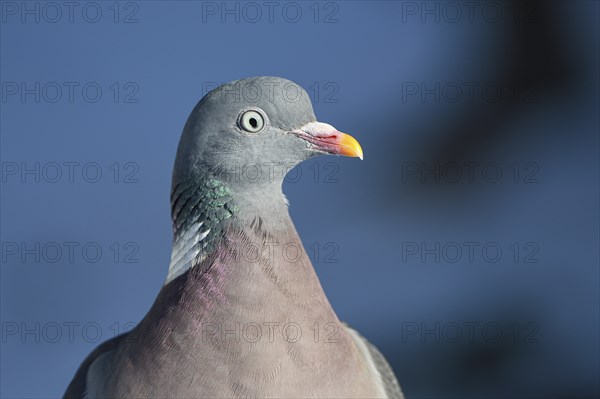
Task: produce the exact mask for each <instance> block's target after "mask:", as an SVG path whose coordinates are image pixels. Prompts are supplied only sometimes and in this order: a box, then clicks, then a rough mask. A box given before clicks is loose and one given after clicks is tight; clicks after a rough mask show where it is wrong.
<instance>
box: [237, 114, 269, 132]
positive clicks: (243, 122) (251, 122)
mask: <svg viewBox="0 0 600 399" xmlns="http://www.w3.org/2000/svg"><path fill="white" fill-rule="evenodd" d="M264 126H265V120H264V118H263V116H262V115H261V114H260V113H259V112H256V111H246V112H244V113H243V114H242V116H241V118H240V127H241V128H242V129H244V130H245V131H247V132H250V133H257V132H260V131H261V130H262V128H263V127H264Z"/></svg>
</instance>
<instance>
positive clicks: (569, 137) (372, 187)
mask: <svg viewBox="0 0 600 399" xmlns="http://www.w3.org/2000/svg"><path fill="white" fill-rule="evenodd" d="M475 3H476V5H477V8H475V12H474V14H472V15H470V14H469V9H468V8H467V7H466V6H465V5H464V3H462V2H461V3H453V4H455V5H457V6H451V7H450V8H449V6H447V4H446V3H443V2H427V3H421V2H400V1H398V2H396V1H384V2H377V1H374V2H362V1H348V2H345V1H342V2H329V3H326V2H323V3H314V2H302V3H300V2H296V3H293V4H292V5H289V2H279V3H278V5H277V7H276V8H275V9H274V14H273V17H272V19H271V20H270V19H269V16H268V9H267V8H266V6H264V5H261V4H262V3H261V2H259V3H254V4H258V6H259V7H260V8H261V12H262V14H261V15H258V16H257V15H256V14H255V9H251V8H247V6H244V4H242V3H237V6H236V3H235V2H230V3H227V4H226V5H225V6H224V5H223V4H222V3H213V2H208V3H207V2H204V3H201V2H191V1H190V2H188V1H182V2H166V1H138V2H129V3H127V2H123V3H120V4H116V5H115V3H114V2H97V3H93V4H91V5H90V4H89V3H86V2H81V3H78V6H77V7H76V8H75V9H74V14H73V18H72V20H71V21H70V20H69V16H68V12H67V11H68V9H67V8H66V7H65V6H62V5H61V4H62V2H58V3H53V4H55V5H56V4H58V6H59V8H60V10H61V15H58V14H56V7H55V6H52V5H50V6H45V5H44V3H40V2H26V3H21V2H7V1H2V2H1V3H0V5H1V7H2V8H1V9H0V11H1V12H2V14H1V15H0V18H2V19H1V25H0V29H1V31H0V33H1V38H0V47H1V60H0V66H1V79H0V80H1V81H2V100H1V103H0V105H1V107H2V110H1V115H0V128H1V132H2V135H1V152H0V154H1V158H2V168H3V169H2V170H3V176H2V185H1V189H2V193H1V196H0V198H1V218H2V223H1V230H0V231H1V236H2V237H1V241H2V245H3V247H2V251H3V253H2V264H1V269H0V270H1V280H2V281H1V290H2V292H1V299H2V303H1V311H2V315H1V318H2V342H1V362H0V366H1V383H0V386H1V391H0V393H1V396H2V397H3V398H4V397H6V398H9V397H11V398H15V397H26V398H34V397H35V398H46V397H58V396H60V395H62V393H63V392H64V389H65V388H66V386H67V384H68V382H69V381H70V379H71V378H72V376H73V374H74V372H75V370H76V368H77V367H78V365H79V364H80V362H81V361H82V360H83V358H84V357H85V356H86V355H87V354H88V353H89V352H90V351H91V350H92V349H93V348H94V347H95V346H96V345H97V344H98V342H99V341H103V340H105V339H108V338H110V337H111V336H113V334H114V332H115V331H117V330H118V331H119V332H122V331H123V330H126V329H128V328H130V327H131V325H132V324H131V323H135V322H137V321H139V320H140V319H141V318H142V317H143V315H144V314H145V312H146V311H147V310H148V308H149V307H150V305H151V304H152V302H153V300H154V298H155V296H156V294H157V292H158V290H159V289H160V287H161V285H162V283H163V281H164V279H165V276H166V273H167V268H168V262H169V257H170V249H171V248H170V245H171V226H170V216H169V190H170V177H171V168H172V164H173V160H174V156H175V150H176V146H177V143H178V140H179V136H180V133H181V130H182V128H183V124H184V123H185V120H186V118H187V116H188V115H189V112H190V111H191V109H192V107H193V106H194V105H195V104H196V102H197V101H198V100H199V99H200V98H201V97H202V96H203V95H204V94H205V92H206V88H207V87H209V86H210V87H214V85H215V84H217V83H221V82H226V81H230V80H234V79H239V78H243V77H247V76H254V75H274V76H282V77H286V78H288V79H291V80H294V81H296V82H298V83H299V84H301V85H302V86H304V87H305V88H306V89H307V90H308V91H309V94H310V95H311V97H312V99H313V103H314V107H315V112H316V115H317V118H318V119H319V120H320V121H323V122H327V123H330V124H332V125H334V126H336V127H337V128H338V129H339V130H341V131H345V132H348V133H351V134H352V135H353V136H355V137H356V138H357V139H358V140H359V141H360V142H361V144H362V146H363V149H364V152H365V160H364V161H363V162H359V161H358V160H356V159H348V158H343V159H342V158H333V157H329V158H326V157H319V158H316V159H314V160H311V161H309V162H307V163H304V164H302V165H300V166H299V168H300V170H301V172H300V173H302V177H301V178H300V179H299V180H298V181H297V182H290V181H288V182H286V183H285V184H284V191H285V193H286V194H287V196H288V198H289V200H290V202H291V207H290V211H291V214H292V217H293V219H294V221H295V224H296V226H297V229H298V231H299V233H300V236H301V237H302V239H303V241H304V244H305V246H306V247H307V248H316V247H315V244H318V245H319V250H318V251H317V254H318V255H319V256H318V257H317V256H316V255H315V253H314V251H315V250H314V249H308V251H309V253H310V254H311V256H313V263H314V265H315V268H316V270H317V273H318V275H319V277H320V279H321V282H322V284H323V286H324V289H325V292H326V293H327V295H328V297H329V299H330V301H331V302H332V304H333V306H334V308H335V309H336V311H337V312H338V314H339V316H340V318H341V319H342V320H345V321H347V322H348V323H349V324H351V325H352V326H354V327H355V328H356V329H358V330H359V331H361V332H362V333H363V335H365V336H366V337H367V338H368V339H370V340H371V341H372V342H374V343H375V344H376V345H377V346H378V347H379V348H380V349H381V351H382V352H383V353H384V354H385V355H386V357H387V358H388V359H389V361H390V363H391V365H392V366H393V368H394V370H395V372H396V374H397V376H398V379H399V380H400V383H401V385H402V387H403V389H404V391H405V393H406V394H407V396H408V397H411V398H425V397H427V398H429V397H436V398H438V397H439V398H449V397H520V398H523V397H545V398H573V397H590V398H591V397H597V396H598V394H599V382H598V374H599V345H598V344H599V343H598V333H599V316H598V314H599V290H598V289H599V253H598V251H599V246H598V243H599V229H598V222H599V212H598V210H599V209H598V208H599V206H598V204H599V186H598V182H599V179H598V178H599V176H598V170H599V168H598V157H599V143H598V127H599V126H598V122H599V117H598V109H599V102H598V92H599V91H598V85H599V79H598V70H599V62H598V61H599V59H598V37H599V32H598V25H599V24H598V16H599V7H598V3H597V2H567V1H565V2H530V3H527V4H526V5H522V4H520V3H518V2H515V3H513V2H496V3H492V4H491V5H489V4H488V3H479V2H475ZM15 7H16V8H15ZM24 7H29V8H28V9H32V10H34V11H33V12H34V13H33V14H27V13H24V10H23V8H24ZM36 7H37V9H36ZM52 7H54V8H52ZM86 7H87V8H86ZM215 7H216V8H215ZM223 7H227V8H228V9H234V10H235V7H238V12H235V11H234V14H227V13H223ZM244 7H246V8H244ZM284 7H287V8H286V10H287V11H286V12H287V14H284V13H283V9H284ZM290 7H292V8H290ZM452 7H454V8H452ZM84 8H85V13H83V9H84ZM97 9H99V10H100V11H101V15H100V16H98V17H96V15H95V11H96V10H97ZM296 9H300V10H301V12H302V15H301V16H299V17H298V18H296V17H295V13H294V12H295V11H296ZM498 9H499V10H500V12H501V15H500V16H499V17H497V18H496V16H495V12H496V11H497V10H498ZM36 10H37V11H36ZM116 10H118V11H119V13H118V15H117V14H115V12H116ZM215 10H216V11H215ZM316 10H319V13H318V15H317V14H315V12H316ZM424 10H433V14H428V13H426V12H424ZM456 10H458V12H459V13H460V14H456V13H455V11H456ZM483 10H485V13H483ZM36 13H37V15H36ZM36 18H38V19H39V20H38V21H36ZM236 18H237V21H236ZM96 19H97V21H96V22H94V20H96ZM295 19H298V20H297V21H296V22H294V20H295ZM496 19H497V21H496ZM115 20H116V22H115ZM36 82H38V83H39V84H40V89H39V90H38V95H39V101H37V100H38V99H36V94H25V95H22V94H23V93H22V92H21V89H22V87H21V84H22V83H25V84H26V88H27V87H28V88H33V89H34V91H35V84H36ZM52 82H55V83H52ZM64 82H76V84H78V85H79V86H77V87H76V88H75V90H74V96H73V98H72V100H71V99H69V98H68V91H67V89H66V86H65V85H64ZM90 82H91V84H90ZM115 82H117V86H112V85H113V84H114V83H115ZM436 82H439V84H440V90H438V91H437V95H439V98H436V94H435V91H434V92H433V94H432V93H431V92H430V93H429V94H427V92H425V94H423V93H424V92H422V91H419V92H418V93H417V94H412V93H413V92H414V91H411V90H413V89H415V87H416V88H418V89H419V90H420V89H421V87H420V85H421V84H422V83H424V84H425V85H426V86H425V88H429V89H431V88H435V87H436V86H435V85H436ZM465 82H466V85H465ZM471 83H475V84H476V86H475V87H479V88H481V87H484V86H486V87H487V86H491V87H492V89H494V88H498V87H499V88H501V89H502V95H501V96H500V99H499V101H493V100H490V96H492V97H493V93H492V94H490V95H489V96H488V95H484V94H483V93H482V92H481V90H476V91H475V94H474V97H473V98H472V101H471V99H470V98H469V97H468V96H467V91H466V88H467V87H468V85H469V84H471ZM86 84H88V88H89V87H92V89H89V91H87V92H86V93H82V88H83V87H84V85H86ZM57 85H58V86H59V87H62V88H63V92H62V96H61V97H60V98H59V99H57V101H56V102H53V99H55V98H56V92H55V91H53V90H54V89H55V88H56V86H57ZM98 86H99V87H100V88H101V90H102V94H101V96H100V97H99V98H98V100H97V101H96V102H93V101H92V100H93V98H94V97H95V92H94V90H93V88H94V87H98ZM457 86H458V87H460V88H461V89H462V94H460V95H457V94H456V92H453V91H452V90H455V89H456V87H457ZM111 87H112V89H111ZM116 87H119V93H118V96H117V97H115V90H116V89H115V88H116ZM15 88H17V89H18V91H17V93H16V94H13V93H14V90H15ZM442 88H445V89H442ZM515 88H517V89H518V91H519V93H520V94H519V95H515V94H514V93H515V92H514V89H515ZM488 94H489V93H488ZM128 95H129V96H128ZM64 162H79V166H77V167H75V169H74V171H75V174H74V176H73V179H72V181H69V178H68V176H67V172H68V169H67V168H66V167H63V168H62V175H61V177H60V178H58V179H57V180H58V181H57V182H52V181H50V180H53V178H54V176H55V172H54V171H55V169H54V171H53V170H52V167H53V165H55V164H54V163H58V164H63V163H64ZM94 162H95V163H96V164H92V167H93V166H95V165H96V166H99V167H100V169H101V171H102V176H101V177H100V178H99V179H98V181H97V182H96V183H91V182H88V181H86V179H87V180H90V179H94V176H95V173H92V172H95V170H96V169H94V168H92V169H86V173H87V174H82V166H83V165H87V164H89V163H94ZM115 162H118V166H117V169H118V170H119V171H120V174H119V175H118V176H116V177H115V175H114V167H113V169H111V165H113V164H114V163H115ZM470 162H475V165H479V166H477V167H476V169H475V172H476V173H475V175H474V178H473V180H472V181H470V180H469V179H467V178H466V177H464V176H463V177H462V178H461V179H458V181H456V182H454V181H453V179H452V177H448V176H449V175H450V174H451V173H450V172H453V171H456V168H455V169H452V170H451V169H450V168H442V170H443V171H444V172H437V175H433V174H424V175H423V176H421V175H420V174H417V175H411V174H407V171H409V169H407V168H412V167H414V166H415V165H416V166H417V167H418V168H419V173H420V172H421V171H422V169H423V167H424V168H434V166H435V165H441V166H443V165H447V164H448V163H453V164H451V165H458V170H459V171H461V172H462V173H463V174H466V173H467V171H468V170H467V166H466V165H467V164H469V163H470ZM36 163H38V164H39V168H40V172H39V176H37V177H39V182H38V181H36V175H35V173H34V174H22V169H23V166H25V167H26V168H35V165H36ZM128 163H132V164H128ZM515 163H518V165H515ZM490 164H491V165H492V166H498V165H499V166H500V171H501V172H502V177H501V178H500V179H499V180H498V181H496V182H492V180H494V179H493V178H490V176H492V177H493V175H494V173H491V172H493V171H494V170H491V169H490V170H489V171H488V172H490V174H489V175H482V173H481V172H482V169H483V166H484V165H490ZM14 167H16V168H17V172H16V174H12V172H11V171H12V170H13V169H12V168H14ZM515 167H516V170H518V171H519V172H520V173H519V175H518V176H517V177H515V174H514V173H515ZM43 168H45V169H44V170H45V172H44V171H43V170H42V169H43ZM532 168H533V169H532ZM410 170H412V169H410ZM317 171H318V172H319V173H318V174H316V173H317ZM446 172H447V174H443V173H446ZM129 173H132V175H130V177H129V178H126V176H127V175H129ZM532 173H533V174H532ZM436 176H437V177H439V181H436ZM452 176H453V175H452ZM329 177H331V178H329ZM527 177H530V178H529V179H527ZM115 179H116V181H117V182H115ZM126 181H129V182H126ZM67 242H77V243H78V244H79V246H78V247H76V249H75V252H74V258H73V259H72V260H71V259H69V258H68V256H67V254H66V253H62V254H61V255H60V256H54V252H52V253H50V252H47V253H41V250H40V251H38V255H39V256H40V259H35V254H33V255H32V254H27V253H24V252H23V251H21V249H19V250H18V251H17V253H16V254H14V248H15V247H14V245H21V244H22V243H23V244H24V245H25V246H26V248H35V245H36V243H39V245H40V246H42V247H43V246H44V245H46V248H47V249H48V251H50V250H51V249H52V248H53V247H52V245H50V246H48V243H57V245H59V246H61V247H62V248H63V249H65V248H66V247H65V243H67ZM115 242H117V245H118V247H119V252H118V254H117V253H116V252H115V247H111V245H113V243H115ZM469 242H475V243H478V245H479V246H478V247H477V248H476V249H475V252H474V259H473V261H472V262H471V261H470V259H469V258H468V256H467V254H466V252H464V251H463V253H462V255H460V256H455V253H454V252H452V248H455V247H452V245H453V244H452V243H455V244H457V245H458V246H459V247H461V248H462V249H463V250H464V249H466V247H465V243H469ZM515 242H518V243H519V249H518V250H517V249H515V248H516V247H514V246H513V245H514V243H515ZM86 243H92V244H91V245H92V247H93V246H100V248H101V249H102V255H101V256H100V258H99V260H98V261H97V262H92V261H91V260H90V257H95V255H94V252H93V250H91V251H90V252H89V254H91V255H89V254H88V255H89V256H88V258H85V257H84V254H82V252H81V248H82V247H83V245H84V244H86ZM329 243H333V247H332V246H329V247H327V248H326V249H324V247H325V245H327V244H329ZM415 243H416V244H415ZM436 243H439V245H440V247H439V248H443V247H444V246H446V249H448V251H450V252H442V250H441V249H440V250H437V251H435V248H436ZM449 243H450V244H451V245H450V246H448V244H449ZM487 243H492V244H491V245H492V247H493V248H497V247H500V248H501V250H502V253H501V255H500V256H498V257H496V256H495V255H494V253H493V250H491V252H489V253H488V254H487V255H488V256H487V257H486V256H484V254H482V251H481V248H482V247H483V246H484V245H485V244H487ZM128 244H129V246H128ZM414 245H417V246H418V248H420V249H423V248H425V251H420V249H419V250H418V251H417V253H416V254H413V253H412V252H411V251H408V252H407V250H408V249H411V248H414ZM467 245H468V244H467ZM88 246H89V245H88ZM111 248H112V249H111ZM331 248H333V249H334V251H333V252H334V253H333V254H332V253H331V251H332V250H331ZM431 248H434V252H437V255H439V259H436V258H435V256H436V254H435V253H434V254H428V253H427V252H426V250H427V249H431ZM92 249H93V248H92ZM132 251H135V252H136V253H135V254H134V255H132V256H131V257H126V255H127V254H131V252H132ZM422 252H423V253H422ZM533 252H535V253H534V254H533ZM515 254H517V255H519V256H518V259H516V258H515ZM528 254H529V255H531V256H529V257H527V258H526V255H528ZM327 255H330V256H329V257H328V258H327ZM22 256H23V257H22ZM115 256H116V258H115ZM422 256H423V258H422ZM54 258H57V261H56V262H52V260H53V259H54ZM496 258H498V259H497V261H496ZM136 259H137V260H139V262H137V263H127V262H126V260H136ZM454 259H457V261H456V262H454ZM526 259H527V260H529V261H535V260H537V262H533V263H531V262H525V260H526ZM331 260H338V261H339V262H337V263H332V262H329V261H331ZM36 323H37V324H36ZM436 323H439V324H438V326H439V328H438V330H437V331H438V332H437V333H436V332H435V331H436ZM69 324H70V325H73V330H72V331H73V335H72V336H70V335H69V329H68V328H67V327H66V326H67V325H69ZM469 324H470V325H475V326H476V327H474V328H476V329H475V330H474V331H475V333H474V336H473V339H469V338H468V337H466V336H465V335H467V333H468V330H467V328H466V327H465V325H469ZM457 325H458V326H459V327H460V331H461V332H462V336H461V337H459V339H457V340H454V339H453V338H454V337H455V333H454V332H453V331H456V328H455V327H456V326H457ZM453 326H454V327H453ZM477 326H478V327H477ZM484 326H488V327H487V328H491V329H489V330H486V331H487V332H486V333H482V329H483V327H484ZM489 326H491V327H489ZM84 327H85V330H84ZM98 327H99V331H98V330H97V328H98ZM414 328H417V329H418V331H417V332H416V333H415V334H411V333H409V332H410V331H412V330H413V329H414ZM451 328H455V330H451ZM497 329H500V332H501V333H502V337H501V339H499V340H496V339H492V338H493V336H494V335H495V334H494V333H495V332H496V331H497ZM431 330H433V331H434V332H433V333H431V332H429V333H428V332H427V331H431ZM28 331H29V332H28ZM98 333H99V336H98ZM436 334H437V335H436ZM455 341H456V342H455Z"/></svg>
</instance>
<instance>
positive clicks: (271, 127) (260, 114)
mask: <svg viewBox="0 0 600 399" xmlns="http://www.w3.org/2000/svg"><path fill="white" fill-rule="evenodd" d="M320 154H339V155H346V156H353V157H360V158H361V159H362V149H361V147H360V145H359V144H358V142H357V141H356V140H355V139H354V138H352V136H350V135H347V134H344V133H341V132H339V131H337V130H336V129H335V128H334V127H332V126H331V125H328V124H326V123H320V122H317V121H316V118H315V114H314V111H313V107H312V104H311V101H310V98H309V96H308V94H307V93H306V91H305V90H304V89H302V88H301V87H300V86H299V85H297V84H296V83H294V82H291V81H289V80H287V79H282V78H276V77H253V78H248V79H242V80H237V81H233V82H230V83H227V84H224V85H222V86H219V87H217V88H216V89H214V90H212V91H211V92H209V93H208V94H207V95H206V96H205V97H204V98H203V99H202V100H200V102H199V103H198V104H197V105H196V107H195V108H194V110H193V111H192V113H191V115H190V116H189V118H188V120H187V123H186V125H185V128H184V131H183V134H182V136H181V140H180V143H179V148H178V152H177V159H176V162H175V169H174V173H173V184H174V185H175V184H177V183H178V182H180V181H182V180H187V179H189V178H190V177H193V176H194V175H195V174H198V173H200V174H202V175H206V174H209V175H210V176H211V177H213V178H216V179H218V180H219V181H221V182H222V183H224V184H225V185H227V186H228V187H230V188H234V187H237V186H247V185H250V184H251V185H252V186H255V187H256V186H264V185H270V184H273V185H278V186H279V187H281V183H282V181H283V178H284V177H285V174H286V173H287V171H289V170H290V169H291V168H292V167H294V166H295V165H297V164H298V163H300V162H302V161H303V160H305V159H307V158H310V157H312V156H315V155H320Z"/></svg>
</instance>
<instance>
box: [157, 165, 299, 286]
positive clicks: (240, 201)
mask: <svg viewBox="0 0 600 399" xmlns="http://www.w3.org/2000/svg"><path fill="white" fill-rule="evenodd" d="M287 204H288V203H287V200H286V198H285V196H284V195H283V193H282V191H281V185H277V184H275V183H273V184H268V185H262V184H261V185H255V186H253V185H248V184H246V185H239V184H229V185H227V184H225V183H223V182H222V181H221V180H219V179H216V178H214V177H211V176H202V177H201V178H198V177H196V178H194V179H190V180H187V181H182V182H179V183H177V184H175V185H174V186H173V190H172V194H171V219H172V222H173V248H172V253H171V262H170V265H169V273H168V276H167V279H166V282H165V284H168V283H169V282H171V281H172V280H173V279H175V278H177V277H178V276H180V275H182V274H183V273H185V272H186V271H188V270H190V269H191V268H193V267H194V266H195V265H196V264H198V263H200V262H201V261H202V260H203V259H205V258H206V256H208V255H210V254H211V253H212V252H213V251H214V249H215V247H216V244H217V243H218V242H219V241H220V240H223V238H224V232H225V230H226V229H227V228H234V229H240V230H243V228H244V226H252V225H253V224H254V223H258V222H260V223H261V228H262V227H264V228H266V229H269V230H271V231H276V230H278V229H285V228H289V227H290V226H291V227H292V229H293V225H292V222H291V220H290V218H289V215H288V212H287ZM263 224H264V226H263Z"/></svg>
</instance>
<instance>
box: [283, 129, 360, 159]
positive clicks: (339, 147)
mask: <svg viewBox="0 0 600 399" xmlns="http://www.w3.org/2000/svg"><path fill="white" fill-rule="evenodd" d="M292 133H294V134H295V135H297V136H298V137H300V138H302V139H304V140H306V141H308V142H309V143H311V144H313V145H314V147H315V148H316V149H318V150H320V151H324V152H327V153H329V154H338V155H344V156H347V157H358V158H360V159H361V160H362V159H363V151H362V148H361V146H360V144H358V141H356V139H355V138H354V137H352V136H350V135H349V134H346V133H342V132H339V131H337V130H336V129H335V128H334V127H333V126H331V125H328V124H327V123H321V122H311V123H307V124H306V125H304V126H302V127H301V128H300V129H296V130H293V131H292Z"/></svg>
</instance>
